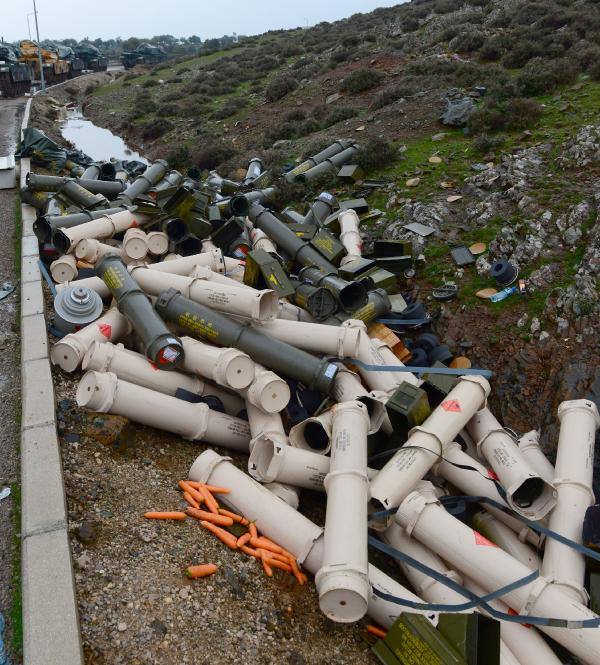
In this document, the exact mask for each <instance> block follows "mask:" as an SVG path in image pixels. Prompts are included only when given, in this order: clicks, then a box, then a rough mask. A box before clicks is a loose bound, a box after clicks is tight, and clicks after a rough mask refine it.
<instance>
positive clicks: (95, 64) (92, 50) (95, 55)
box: [75, 42, 108, 72]
mask: <svg viewBox="0 0 600 665" xmlns="http://www.w3.org/2000/svg"><path fill="white" fill-rule="evenodd" d="M75 56H76V57H77V58H79V59H80V60H82V61H83V69H91V70H92V71H94V72H105V71H106V69H107V68H108V60H107V59H106V58H105V57H104V54H103V53H102V51H101V50H100V49H99V48H96V47H95V46H94V45H93V44H91V43H90V42H81V44H78V45H77V46H76V47H75Z"/></svg>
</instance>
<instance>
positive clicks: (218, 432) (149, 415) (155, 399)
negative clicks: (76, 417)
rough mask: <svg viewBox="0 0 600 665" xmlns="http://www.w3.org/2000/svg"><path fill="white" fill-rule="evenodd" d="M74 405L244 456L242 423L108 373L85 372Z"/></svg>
mask: <svg viewBox="0 0 600 665" xmlns="http://www.w3.org/2000/svg"><path fill="white" fill-rule="evenodd" d="M161 374H162V372H161ZM77 405H78V406H82V407H85V408H86V409H89V410H91V411H99V412H100V413H112V414H114V415H118V416H124V417H125V418H129V420H132V421H133V422H136V423H141V424H142V425H150V426H151V427H156V428H157V429H162V430H166V431H167V432H173V433H174V434H179V435H180V436H182V437H184V438H186V439H191V440H192V441H201V440H202V441H207V442H208V443H211V444H213V445H217V446H223V447H225V448H232V449H234V450H239V451H241V452H248V444H249V443H250V428H249V427H248V423H247V422H246V421H245V420H240V419H239V418H234V417H233V416H229V415H227V414H225V413H219V412H218V411H212V410H211V409H209V407H208V406H207V405H206V404H203V403H199V404H192V403H190V402H186V401H185V400H182V399H177V398H176V397H171V396H169V395H165V394H164V393H159V392H157V391H155V390H151V389H150V388H144V387H143V386H139V385H136V384H135V383H129V382H128V381H122V380H121V379H119V378H118V377H117V375H116V374H113V373H112V372H108V373H101V372H94V371H89V372H86V373H85V374H84V375H83V378H82V379H81V381H80V383H79V386H78V388H77Z"/></svg>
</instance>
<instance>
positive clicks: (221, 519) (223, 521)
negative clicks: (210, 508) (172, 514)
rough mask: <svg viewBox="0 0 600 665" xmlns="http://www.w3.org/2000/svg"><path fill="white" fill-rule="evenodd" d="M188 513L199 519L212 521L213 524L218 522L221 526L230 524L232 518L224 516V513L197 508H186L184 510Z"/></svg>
mask: <svg viewBox="0 0 600 665" xmlns="http://www.w3.org/2000/svg"><path fill="white" fill-rule="evenodd" d="M185 512H186V513H187V514H188V515H191V516H192V517H196V518H197V519H199V520H206V521H207V522H212V523H213V524H219V525H221V526H231V525H232V524H233V520H232V519H231V517H225V516H224V515H215V514H214V513H209V512H207V511H206V510H198V509H197V508H188V509H187V510H186V511H185Z"/></svg>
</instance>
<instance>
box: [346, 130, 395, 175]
mask: <svg viewBox="0 0 600 665" xmlns="http://www.w3.org/2000/svg"><path fill="white" fill-rule="evenodd" d="M396 152H397V151H396V148H395V147H394V145H393V144H392V143H390V142H389V141H386V140H385V139H382V138H372V139H369V140H368V141H367V142H366V143H365V144H364V145H361V147H360V148H359V149H358V151H357V153H356V159H355V160H354V161H356V163H357V164H358V165H359V166H360V167H361V168H362V169H363V170H365V171H369V170H370V169H377V168H382V167H386V166H390V165H391V164H392V163H393V162H394V160H395V158H396Z"/></svg>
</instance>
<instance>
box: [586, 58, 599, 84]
mask: <svg viewBox="0 0 600 665" xmlns="http://www.w3.org/2000/svg"><path fill="white" fill-rule="evenodd" d="M588 74H589V75H590V78H591V79H592V81H600V61H598V62H595V63H594V64H593V65H591V66H590V67H588Z"/></svg>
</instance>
